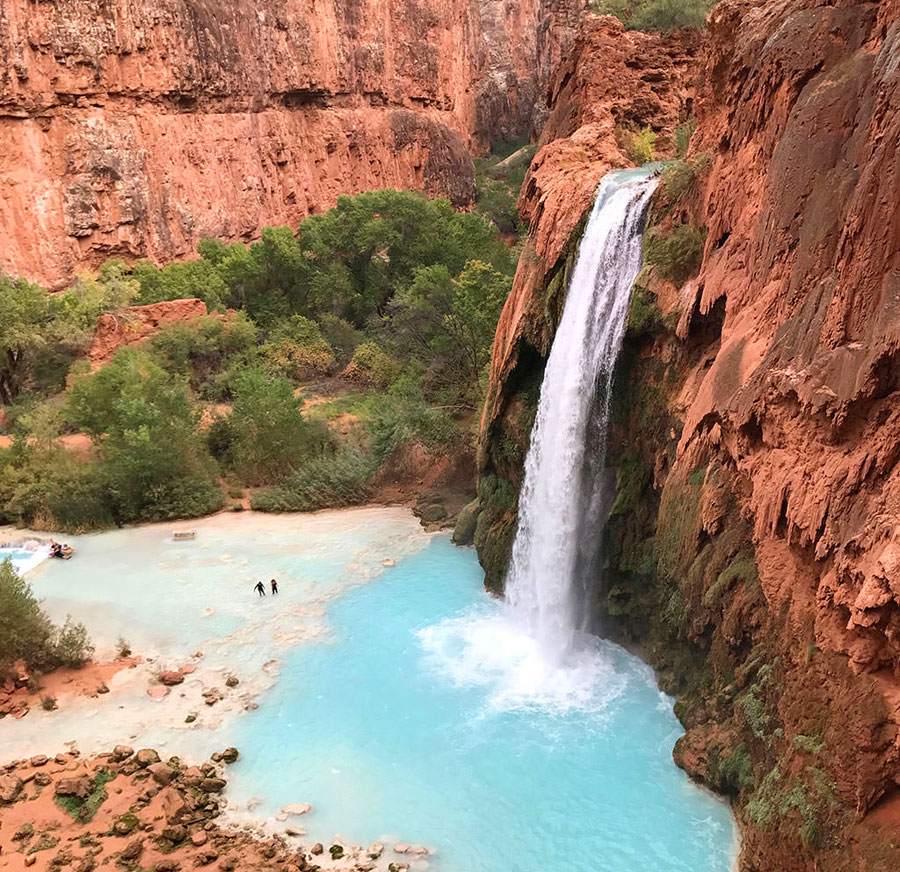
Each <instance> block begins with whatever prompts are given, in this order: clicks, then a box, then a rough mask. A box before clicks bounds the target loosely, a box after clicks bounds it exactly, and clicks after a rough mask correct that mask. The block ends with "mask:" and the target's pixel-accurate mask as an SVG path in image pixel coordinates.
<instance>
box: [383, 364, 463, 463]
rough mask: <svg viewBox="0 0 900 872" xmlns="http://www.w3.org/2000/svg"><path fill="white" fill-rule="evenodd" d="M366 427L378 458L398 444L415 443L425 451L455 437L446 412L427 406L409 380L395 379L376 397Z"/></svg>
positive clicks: (442, 447)
mask: <svg viewBox="0 0 900 872" xmlns="http://www.w3.org/2000/svg"><path fill="white" fill-rule="evenodd" d="M368 429H369V435H370V436H371V439H372V447H373V449H374V451H375V456H376V458H377V459H378V460H379V462H380V461H382V460H384V458H386V457H387V456H388V455H389V454H390V453H391V452H392V451H394V450H395V449H396V448H397V447H398V446H400V445H411V444H414V443H419V444H421V445H423V446H424V447H425V449H426V450H427V451H429V452H432V453H441V452H443V451H446V450H447V449H448V448H449V446H450V445H451V443H452V442H453V440H454V439H455V438H457V429H456V427H455V425H454V423H453V419H452V418H451V416H450V415H449V414H448V412H447V411H446V410H444V409H435V408H433V407H432V406H429V405H428V404H427V403H426V402H425V400H424V399H423V397H422V393H421V389H420V388H419V387H418V386H417V385H416V384H415V383H410V382H409V381H401V382H399V383H398V384H397V385H396V386H395V387H394V388H393V389H392V390H391V392H390V393H388V394H386V395H384V396H383V397H380V398H379V399H378V402H377V403H376V404H374V406H373V408H372V411H371V417H370V420H369V423H368Z"/></svg>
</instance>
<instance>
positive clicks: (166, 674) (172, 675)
mask: <svg viewBox="0 0 900 872" xmlns="http://www.w3.org/2000/svg"><path fill="white" fill-rule="evenodd" d="M156 678H157V680H158V681H159V683H160V684H165V685H167V686H168V687H172V686H173V685H175V684H181V682H182V681H184V676H183V675H182V674H181V673H180V672H176V671H175V670H174V669H166V670H164V671H163V672H160V673H159V675H157V676H156Z"/></svg>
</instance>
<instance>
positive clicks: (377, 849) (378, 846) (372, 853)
mask: <svg viewBox="0 0 900 872" xmlns="http://www.w3.org/2000/svg"><path fill="white" fill-rule="evenodd" d="M383 853H384V845H383V844H382V843H381V842H372V844H371V845H369V850H368V851H366V854H367V855H368V857H369V859H370V860H377V859H378V858H379V857H380V856H381V855H382V854H383Z"/></svg>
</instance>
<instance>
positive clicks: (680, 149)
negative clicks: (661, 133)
mask: <svg viewBox="0 0 900 872" xmlns="http://www.w3.org/2000/svg"><path fill="white" fill-rule="evenodd" d="M696 129H697V122H696V121H695V120H694V119H693V118H690V119H688V120H687V121H685V122H684V123H683V124H679V125H678V126H677V127H676V128H675V131H674V133H673V139H674V140H675V154H676V155H677V156H678V157H679V158H681V159H682V160H684V158H686V157H687V153H688V151H689V150H690V148H691V137H692V136H693V135H694V131H695V130H696Z"/></svg>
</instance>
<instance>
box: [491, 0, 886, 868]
mask: <svg viewBox="0 0 900 872" xmlns="http://www.w3.org/2000/svg"><path fill="white" fill-rule="evenodd" d="M596 26H598V27H599V26H600V25H596ZM898 58H900V4H898V3H897V2H894V0H889V2H881V3H868V2H840V3H834V4H832V3H829V2H825V0H779V2H775V3H771V2H761V0H726V2H724V3H721V4H720V5H719V6H718V7H716V9H715V10H714V11H713V13H712V15H711V17H710V27H709V36H708V44H707V47H706V54H705V61H704V64H703V71H702V75H701V77H700V80H699V85H698V91H697V94H696V99H695V101H694V110H695V113H696V117H697V120H698V122H699V128H698V131H697V133H696V134H695V135H694V138H693V141H692V147H691V153H692V155H693V159H692V161H691V162H690V164H689V166H684V167H682V168H681V170H682V176H681V179H680V180H679V179H677V178H674V177H673V176H669V177H668V180H667V181H665V182H664V184H663V185H662V186H661V189H660V194H659V197H658V199H657V202H656V204H655V206H654V210H653V213H652V214H651V218H650V220H651V223H652V224H653V225H654V231H653V232H654V233H656V234H658V236H657V238H663V239H666V238H671V233H672V231H673V230H674V229H675V228H678V227H680V226H682V225H687V226H688V227H693V228H696V229H697V230H699V231H701V233H703V234H705V237H704V236H700V238H701V239H703V238H705V242H704V243H703V244H702V249H701V250H700V251H698V252H697V261H698V264H699V265H695V264H691V265H692V266H693V269H692V270H691V272H693V273H694V278H691V279H689V280H688V281H687V282H686V283H684V284H683V286H680V285H679V283H673V282H672V281H670V280H669V278H668V277H667V272H671V269H670V268H671V263H670V264H668V265H667V264H666V263H665V261H664V260H662V259H659V260H657V261H655V263H656V266H655V267H648V268H647V269H646V270H645V272H644V273H642V275H641V277H639V280H638V283H637V286H636V290H635V296H634V299H633V302H632V312H631V314H630V316H629V332H628V335H627V337H626V345H625V349H624V351H623V356H622V360H621V366H620V373H619V384H618V387H617V396H616V397H615V403H614V413H615V423H614V426H613V430H612V439H611V445H610V458H611V460H612V462H613V463H614V464H615V466H616V473H617V480H618V493H617V496H616V500H615V503H614V505H613V507H612V516H611V518H610V521H609V522H608V524H607V529H606V534H605V538H606V556H607V566H606V569H605V573H604V576H603V577H602V578H600V579H598V580H597V587H598V593H599V594H600V596H599V600H600V607H599V609H598V615H597V617H598V619H599V620H601V621H603V629H604V630H605V632H607V633H610V634H612V635H615V636H620V637H624V638H627V639H629V640H631V641H637V642H639V643H641V644H642V645H643V646H644V650H645V651H646V652H647V654H648V657H649V658H650V659H651V661H652V662H653V663H654V664H655V665H656V666H657V667H658V669H659V670H660V674H661V676H662V678H663V680H664V683H665V686H666V687H667V689H669V690H671V691H672V692H674V693H677V694H678V696H679V701H678V704H677V706H676V711H677V713H678V714H679V717H681V719H682V721H683V723H684V724H685V726H686V728H687V734H686V736H685V738H684V739H682V740H681V741H680V742H679V743H678V746H677V748H676V760H677V761H678V762H679V763H680V764H681V765H683V766H684V767H685V768H686V769H687V770H688V771H689V772H691V774H692V775H694V776H695V777H697V778H699V779H701V780H703V781H705V782H706V783H707V784H709V785H710V786H712V787H713V788H715V789H716V790H719V791H721V792H723V793H726V794H728V795H730V796H731V797H732V798H733V799H734V801H735V808H736V812H737V815H738V819H739V821H740V823H741V825H742V830H743V835H744V840H743V846H742V852H741V864H740V865H741V868H742V869H745V870H772V872H775V870H804V872H806V870H810V872H812V870H819V872H822V870H872V872H875V870H883V869H891V868H900V856H898V848H897V842H896V827H897V824H898V821H900V791H898V782H900V680H898V676H900V647H898V646H900V642H898V639H900V618H898V614H900V613H898V606H900V558H898V555H900V548H898V540H897V533H896V530H897V526H898V523H900V469H898V466H897V461H898V459H900V448H898V446H900V380H898V377H897V373H898V372H900V368H898V363H900V361H898V357H897V355H898V347H900V346H898V340H900V309H898V301H900V64H898ZM633 63H634V61H633ZM582 89H583V86H582ZM591 99H592V102H593V103H594V104H595V105H598V106H602V105H603V94H600V95H599V96H595V97H593V98H591ZM575 105H576V106H577V100H576V104H575ZM558 111H559V107H557V108H556V109H555V110H554V113H555V114H557V113H558ZM551 130H552V125H548V128H547V131H548V135H549V132H550V131H551ZM553 147H555V148H556V149H558V150H563V149H567V148H569V144H568V141H567V140H566V139H563V140H562V141H561V142H559V143H556V144H555V146H552V145H548V146H546V147H545V149H544V153H545V157H544V160H546V158H547V157H549V156H551V155H553V154H554V151H552V150H550V149H551V148H553ZM588 157H589V159H590V160H591V161H592V163H595V164H596V168H597V172H598V175H599V173H601V172H603V171H605V169H606V168H607V166H608V165H609V163H610V161H609V160H607V159H604V157H602V156H598V155H596V154H595V155H590V154H589V155H588ZM541 163H542V156H541V155H539V156H538V158H537V161H536V172H535V177H534V178H533V179H532V185H534V186H536V185H538V184H539V185H540V188H539V189H537V188H536V187H533V188H532V189H531V193H532V195H537V196H538V201H537V202H538V208H537V210H536V211H534V212H533V216H534V218H535V219H536V221H537V224H536V225H534V224H533V225H532V239H533V241H534V243H535V247H536V248H537V249H538V250H539V251H546V252H548V253H549V257H548V258H547V259H546V261H544V262H543V263H532V264H530V265H523V267H522V270H523V277H522V279H521V280H520V279H518V278H517V289H518V290H519V295H520V296H519V297H518V299H515V300H513V301H511V303H510V308H509V309H508V310H507V312H506V317H505V321H504V323H503V324H502V325H501V330H500V332H499V333H498V340H497V345H496V348H495V359H494V369H493V383H492V386H491V401H490V404H489V406H488V408H487V410H486V417H485V429H484V443H483V446H482V453H481V461H482V469H483V485H482V506H483V509H486V510H487V511H483V512H482V516H481V519H480V523H481V524H482V527H483V532H484V533H485V536H484V538H483V547H482V557H483V559H484V560H486V562H487V563H488V568H489V570H491V569H493V571H494V572H495V573H496V572H498V571H499V570H498V569H497V568H496V567H498V566H499V567H502V565H503V560H504V549H503V547H502V544H503V539H502V534H503V532H504V530H503V528H502V527H501V526H500V524H499V522H497V521H496V518H497V517H498V513H497V512H494V514H493V515H491V514H490V509H491V506H496V505H502V504H503V501H502V499H501V500H499V501H498V500H497V499H496V494H495V491H497V489H498V488H499V491H503V488H504V487H505V486H503V485H498V484H497V482H498V481H500V480H501V479H503V478H504V476H505V477H506V479H507V480H508V481H510V482H511V484H510V485H509V486H508V487H507V489H506V491H505V492H504V493H505V495H506V505H507V506H508V514H509V515H513V514H514V510H515V503H514V497H515V486H516V480H515V479H514V477H513V474H512V472H510V470H512V469H514V468H515V466H516V464H517V463H518V462H519V460H520V456H521V453H522V452H523V451H524V447H525V444H526V442H527V433H528V423H529V421H528V415H527V414H525V413H524V412H523V409H525V408H526V407H527V403H526V402H525V397H526V396H527V391H528V390H531V391H533V390H534V383H535V382H538V383H539V377H540V370H541V367H542V359H543V356H544V354H545V353H546V347H547V344H548V341H549V337H550V336H552V329H553V318H552V310H553V306H552V301H553V299H554V294H555V293H556V292H557V291H558V290H559V288H558V287H556V288H555V287H554V278H555V273H554V270H555V269H556V270H559V269H562V270H563V275H564V272H565V264H566V259H565V257H561V256H560V254H559V253H560V252H563V254H565V252H566V251H567V246H568V250H569V251H571V249H572V248H573V246H574V239H573V238H572V237H571V236H570V234H572V233H573V231H574V230H575V229H576V225H577V222H578V218H579V216H580V214H581V213H582V210H583V200H582V199H581V198H582V196H583V195H581V194H580V193H577V190H576V198H575V201H574V204H573V207H572V209H571V210H565V209H564V208H557V209H556V210H554V209H553V208H552V206H553V203H554V202H555V201H554V200H553V199H552V197H550V196H547V197H545V198H544V199H543V200H542V199H541V197H540V192H541V191H547V192H549V191H551V190H552V187H553V182H552V181H551V179H552V178H559V179H560V184H561V185H564V186H567V185H570V184H571V182H570V181H569V179H570V178H571V175H572V169H571V164H570V162H568V161H563V162H562V163H561V165H560V167H559V168H558V169H556V170H554V171H553V172H552V174H551V176H550V178H548V179H546V180H543V181H541V180H540V178H539V176H538V174H539V173H540V170H541ZM582 172H585V173H586V172H587V171H582ZM567 176H568V178H567ZM558 202H560V203H562V202H564V200H563V199H562V197H561V198H560V200H559V201H558ZM575 236H576V237H577V232H576V233H575ZM567 237H568V242H567V241H566V240H567ZM542 240H544V242H543V243H542ZM547 240H553V242H552V243H551V244H548V243H547V242H546V241H547ZM542 244H543V245H545V246H546V247H545V248H544V249H543V250H541V249H540V248H539V246H541V245H542ZM675 256H676V254H675V253H674V252H672V251H670V252H669V257H670V258H672V257H675ZM678 256H680V257H684V256H685V254H684V252H682V253H681V254H680V255H678ZM541 259H542V260H543V258H541ZM685 262H687V261H685ZM548 265H552V266H549V268H548ZM548 312H550V313H551V315H548V314H547V313H548ZM517 440H518V441H517ZM510 443H511V444H515V445H517V446H518V451H517V452H512V451H510V449H509V444H510ZM489 486H491V487H493V488H494V489H495V490H491V489H490V487H489ZM510 494H511V496H510ZM501 497H502V494H501ZM492 499H493V502H492ZM489 521H493V523H494V526H493V527H491V526H490V525H489V523H488V522H489ZM491 561H494V562H493V563H492V562H491Z"/></svg>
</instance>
